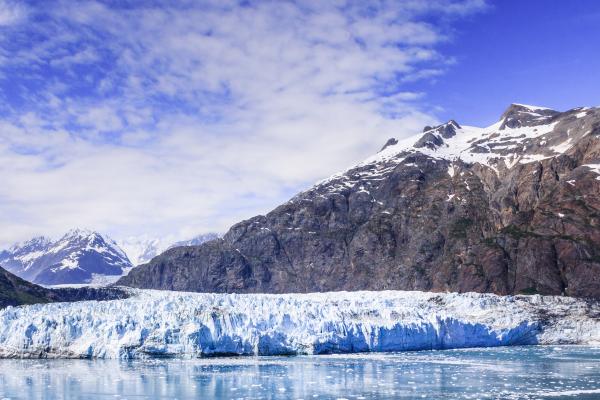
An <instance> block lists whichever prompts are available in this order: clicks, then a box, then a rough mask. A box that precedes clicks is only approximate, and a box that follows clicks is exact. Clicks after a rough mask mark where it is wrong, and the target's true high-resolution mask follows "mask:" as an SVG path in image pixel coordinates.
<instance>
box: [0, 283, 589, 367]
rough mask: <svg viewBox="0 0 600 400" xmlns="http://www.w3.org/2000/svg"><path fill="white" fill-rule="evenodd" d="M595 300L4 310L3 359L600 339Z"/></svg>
mask: <svg viewBox="0 0 600 400" xmlns="http://www.w3.org/2000/svg"><path fill="white" fill-rule="evenodd" d="M598 315H600V305H599V303H598V302H597V301H593V300H584V299H576V298H570V297H560V296H540V295H533V296H497V295H493V294H479V293H463V294H458V293H428V292H416V291H378V292H373V291H371V292H369V291H361V292H329V293H308V294H279V295H277V294H210V293H185V292H169V291H155V290H135V289H131V297H129V298H127V299H122V300H111V301H82V302H73V303H52V304H36V305H30V306H20V307H8V308H6V309H3V310H0V357H4V358H7V357H9V358H38V357H41V358H118V359H133V358H150V357H185V358H192V357H205V356H225V355H295V354H329V353H350V352H391V351H406V350H431V349H451V348H465V347H487V346H511V345H528V344H598V343H600V320H599V319H598Z"/></svg>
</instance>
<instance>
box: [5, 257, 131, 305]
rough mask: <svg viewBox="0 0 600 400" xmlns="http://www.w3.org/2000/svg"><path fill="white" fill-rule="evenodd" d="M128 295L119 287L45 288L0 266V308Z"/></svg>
mask: <svg viewBox="0 0 600 400" xmlns="http://www.w3.org/2000/svg"><path fill="white" fill-rule="evenodd" d="M126 297H128V293H127V292H126V291H124V290H122V289H119V288H88V287H85V288H63V289H47V288H44V287H41V286H38V285H35V284H33V283H30V282H27V281H26V280H24V279H21V278H19V277H18V276H16V275H14V274H11V273H10V272H8V271H7V270H5V269H4V268H1V267H0V309H2V308H5V307H7V306H19V305H23V304H36V303H51V302H56V301H79V300H114V299H123V298H126Z"/></svg>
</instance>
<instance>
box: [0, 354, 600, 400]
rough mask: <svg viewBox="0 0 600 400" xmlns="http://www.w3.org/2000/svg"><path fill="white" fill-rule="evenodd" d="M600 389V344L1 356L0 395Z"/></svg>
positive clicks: (506, 394) (509, 394)
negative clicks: (249, 354) (185, 355)
mask: <svg viewBox="0 0 600 400" xmlns="http://www.w3.org/2000/svg"><path fill="white" fill-rule="evenodd" d="M568 397H571V398H578V399H599V398H600V347H580V346H564V347H512V348H496V349H470V350H446V351H427V352H411V353H395V354H357V355H334V356H303V357H259V358H219V359H199V360H149V361H126V362H125V361H123V362H120V361H103V360H98V361H89V360H33V361H32V360H25V361H20V360H0V399H108V398H111V399H140V398H148V399H210V398H216V399H236V398H239V399H273V398H281V399H315V398H319V399H337V398H347V399H360V398H365V399H369V398H433V399H446V398H447V399H450V398H452V399H455V398H460V399H479V398H496V399H545V398H548V399H550V398H552V399H554V398H556V399H560V398H568Z"/></svg>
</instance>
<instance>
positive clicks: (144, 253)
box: [119, 233, 219, 265]
mask: <svg viewBox="0 0 600 400" xmlns="http://www.w3.org/2000/svg"><path fill="white" fill-rule="evenodd" d="M218 237H219V235H218V234H216V233H205V234H201V235H198V236H195V237H193V238H192V239H189V240H183V241H179V242H175V243H171V244H169V242H168V241H166V240H164V239H158V238H149V237H148V236H146V235H144V236H139V237H135V236H132V237H128V238H126V239H125V240H122V241H120V242H119V246H120V247H121V248H122V249H123V251H125V253H126V254H127V256H128V257H129V259H130V260H131V262H132V263H133V264H134V265H140V264H144V263H147V262H148V261H150V260H152V259H153V258H154V257H156V256H157V255H159V254H160V253H162V252H163V251H165V250H168V249H172V248H173V247H179V246H198V245H200V244H202V243H204V242H208V241H209V240H214V239H217V238H218Z"/></svg>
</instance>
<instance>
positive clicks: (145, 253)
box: [118, 236, 168, 265]
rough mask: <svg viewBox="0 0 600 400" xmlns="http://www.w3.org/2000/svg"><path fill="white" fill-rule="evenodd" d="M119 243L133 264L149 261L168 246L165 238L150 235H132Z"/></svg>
mask: <svg viewBox="0 0 600 400" xmlns="http://www.w3.org/2000/svg"><path fill="white" fill-rule="evenodd" d="M118 243H119V247H121V248H122V249H123V251H124V252H125V254H127V257H129V259H130V260H131V262H132V263H133V265H140V264H144V263H147V262H148V261H150V260H152V259H153V258H154V257H156V256H157V255H158V254H160V253H162V252H163V251H164V250H166V248H167V247H168V246H167V245H165V244H164V241H163V240H161V239H157V238H149V237H148V236H140V237H136V236H131V237H128V238H126V239H124V240H121V241H119V242H118Z"/></svg>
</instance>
